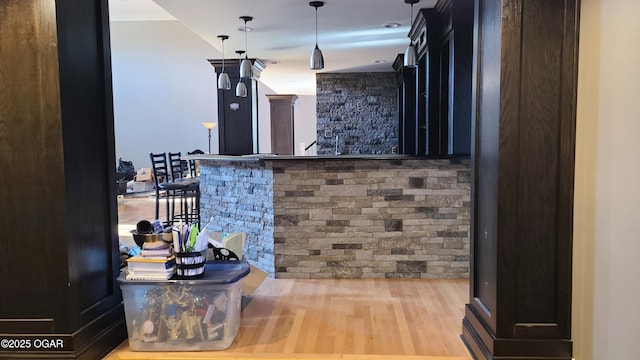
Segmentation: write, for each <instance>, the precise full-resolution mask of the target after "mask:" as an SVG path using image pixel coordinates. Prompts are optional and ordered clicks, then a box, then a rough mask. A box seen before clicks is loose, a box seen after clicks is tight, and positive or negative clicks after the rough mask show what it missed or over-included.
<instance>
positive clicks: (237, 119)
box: [208, 59, 265, 155]
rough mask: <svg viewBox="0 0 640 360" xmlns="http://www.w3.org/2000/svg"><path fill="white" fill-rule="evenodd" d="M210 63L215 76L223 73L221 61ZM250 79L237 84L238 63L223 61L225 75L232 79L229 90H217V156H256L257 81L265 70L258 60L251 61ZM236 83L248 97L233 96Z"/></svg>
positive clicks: (238, 76)
mask: <svg viewBox="0 0 640 360" xmlns="http://www.w3.org/2000/svg"><path fill="white" fill-rule="evenodd" d="M208 61H209V63H210V64H211V65H212V66H213V67H214V68H215V71H216V73H217V74H220V72H221V71H222V59H219V60H218V59H211V60H208ZM251 62H252V64H253V78H251V79H243V80H240V60H238V59H235V60H228V59H225V61H224V65H225V66H224V68H225V72H226V73H227V74H228V75H229V78H230V79H231V84H232V88H231V90H221V89H218V136H219V153H220V154H222V155H247V154H256V153H258V152H259V144H258V84H257V79H258V78H259V77H260V73H261V72H262V70H264V69H265V65H264V63H263V62H262V61H261V60H260V59H251ZM239 81H244V83H245V85H246V86H247V96H246V97H239V96H236V93H235V87H236V85H237V84H238V82H239Z"/></svg>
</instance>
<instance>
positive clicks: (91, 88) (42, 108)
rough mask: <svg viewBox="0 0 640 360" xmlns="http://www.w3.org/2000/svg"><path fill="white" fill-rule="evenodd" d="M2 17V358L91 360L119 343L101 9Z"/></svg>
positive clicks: (28, 2) (62, 4)
mask: <svg viewBox="0 0 640 360" xmlns="http://www.w3.org/2000/svg"><path fill="white" fill-rule="evenodd" d="M0 13H1V14H2V16H0V48H2V54H3V55H2V58H1V59H0V74H2V75H1V77H2V81H0V99H2V105H1V106H0V147H1V148H2V156H0V168H2V171H1V172H0V189H2V190H1V191H0V204H2V205H1V206H2V207H3V211H2V216H0V226H1V227H2V229H3V230H2V252H0V269H1V270H0V283H1V284H2V289H3V296H0V334H2V336H1V337H2V338H3V339H20V342H16V343H13V345H16V346H4V345H5V343H4V342H3V346H2V348H0V358H12V359H13V358H28V359H43V358H51V359H53V358H56V359H62V358H74V359H99V358H101V357H102V356H103V355H105V354H106V353H107V352H108V351H110V350H111V349H113V348H114V347H115V346H117V345H118V344H120V343H121V342H122V341H123V340H125V339H126V328H125V326H124V313H123V308H122V298H121V293H120V289H119V286H118V284H117V283H116V281H115V279H116V277H117V275H118V273H119V271H120V259H119V250H118V228H117V223H118V220H117V205H116V195H117V191H116V181H115V180H116V179H115V167H116V161H115V151H114V146H115V145H114V144H115V142H114V129H113V106H112V90H111V63H110V43H109V22H108V6H107V1H106V0H103V1H38V0H8V1H2V2H0ZM8 344H12V343H8ZM17 345H20V346H17Z"/></svg>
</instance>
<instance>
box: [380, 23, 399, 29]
mask: <svg viewBox="0 0 640 360" xmlns="http://www.w3.org/2000/svg"><path fill="white" fill-rule="evenodd" d="M384 27H386V28H389V29H395V28H397V27H400V24H398V23H388V24H386V25H385V26H384Z"/></svg>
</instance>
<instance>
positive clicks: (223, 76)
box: [218, 35, 231, 90]
mask: <svg viewBox="0 0 640 360" xmlns="http://www.w3.org/2000/svg"><path fill="white" fill-rule="evenodd" d="M218 38H219V39H220V40H222V71H221V72H220V75H218V89H220V90H231V80H230V79H229V74H227V73H226V72H224V41H225V40H227V39H228V38H229V35H218Z"/></svg>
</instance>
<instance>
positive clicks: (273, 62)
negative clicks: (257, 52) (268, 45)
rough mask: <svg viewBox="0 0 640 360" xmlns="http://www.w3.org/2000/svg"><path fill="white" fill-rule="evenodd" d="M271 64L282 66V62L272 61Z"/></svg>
mask: <svg viewBox="0 0 640 360" xmlns="http://www.w3.org/2000/svg"><path fill="white" fill-rule="evenodd" d="M270 64H273V65H278V64H280V61H278V60H271V62H270Z"/></svg>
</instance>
